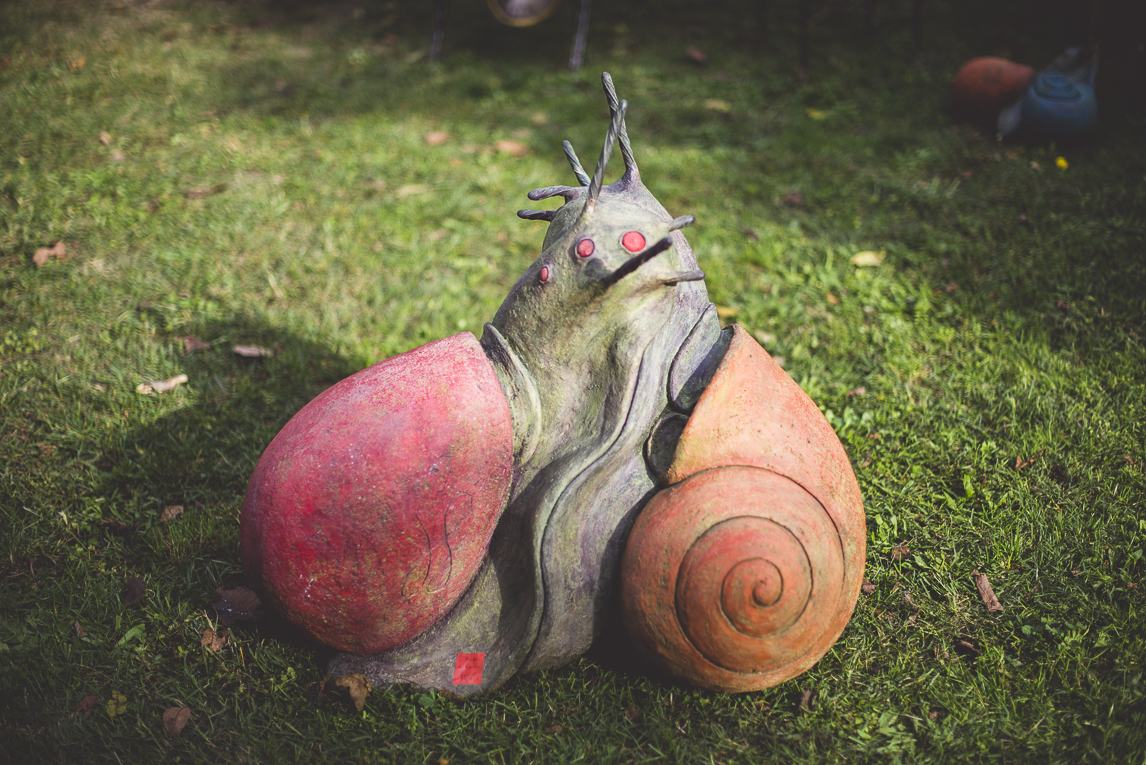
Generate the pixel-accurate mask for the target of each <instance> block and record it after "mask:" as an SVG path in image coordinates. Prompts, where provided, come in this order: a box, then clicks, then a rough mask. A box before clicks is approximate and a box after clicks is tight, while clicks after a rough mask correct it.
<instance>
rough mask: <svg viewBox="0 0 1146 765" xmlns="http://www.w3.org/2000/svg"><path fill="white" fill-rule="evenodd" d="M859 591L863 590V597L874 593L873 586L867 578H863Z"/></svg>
mask: <svg viewBox="0 0 1146 765" xmlns="http://www.w3.org/2000/svg"><path fill="white" fill-rule="evenodd" d="M860 589H861V590H863V594H864V595H871V594H872V593H873V592H875V584H874V583H873V582H872V581H871V580H870V579H868V578H867V577H864V580H863V584H862V585H860Z"/></svg>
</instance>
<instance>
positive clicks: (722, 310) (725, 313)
mask: <svg viewBox="0 0 1146 765" xmlns="http://www.w3.org/2000/svg"><path fill="white" fill-rule="evenodd" d="M716 315H717V316H719V317H720V318H722V319H735V318H736V317H737V316H739V315H740V309H739V308H737V307H735V306H731V305H718V306H717V307H716Z"/></svg>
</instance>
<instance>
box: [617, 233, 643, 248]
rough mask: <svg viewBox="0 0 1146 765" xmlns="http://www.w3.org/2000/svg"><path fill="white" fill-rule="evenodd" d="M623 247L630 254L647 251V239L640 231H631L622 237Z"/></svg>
mask: <svg viewBox="0 0 1146 765" xmlns="http://www.w3.org/2000/svg"><path fill="white" fill-rule="evenodd" d="M621 246H623V247H624V248H625V249H626V250H628V251H629V252H640V251H641V250H643V249H645V237H644V235H643V234H641V232H640V231H630V232H628V233H627V234H625V235H624V236H622V237H621Z"/></svg>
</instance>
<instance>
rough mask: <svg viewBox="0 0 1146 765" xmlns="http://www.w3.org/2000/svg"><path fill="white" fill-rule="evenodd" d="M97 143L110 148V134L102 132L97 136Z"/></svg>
mask: <svg viewBox="0 0 1146 765" xmlns="http://www.w3.org/2000/svg"><path fill="white" fill-rule="evenodd" d="M99 142H100V143H102V144H103V145H104V146H111V133H109V132H107V131H106V130H104V131H102V132H101V133H100V134H99Z"/></svg>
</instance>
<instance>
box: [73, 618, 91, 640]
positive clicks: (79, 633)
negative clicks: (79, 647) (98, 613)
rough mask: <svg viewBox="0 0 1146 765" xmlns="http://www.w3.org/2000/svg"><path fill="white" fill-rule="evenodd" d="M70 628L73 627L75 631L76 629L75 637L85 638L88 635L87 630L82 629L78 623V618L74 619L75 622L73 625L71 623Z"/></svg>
mask: <svg viewBox="0 0 1146 765" xmlns="http://www.w3.org/2000/svg"><path fill="white" fill-rule="evenodd" d="M72 628H73V629H75V631H76V637H78V638H85V637H87V636H88V632H87V630H85V629H84V628H83V627H82V626H81V625H80V620H79V619H76V622H75V624H73V625H72Z"/></svg>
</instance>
